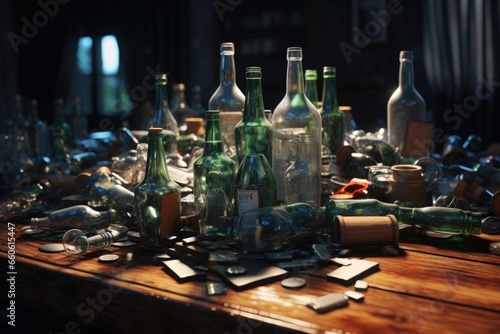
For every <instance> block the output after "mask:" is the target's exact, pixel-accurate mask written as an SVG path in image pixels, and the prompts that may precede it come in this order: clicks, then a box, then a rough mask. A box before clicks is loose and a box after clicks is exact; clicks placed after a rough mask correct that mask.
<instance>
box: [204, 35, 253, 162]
mask: <svg viewBox="0 0 500 334" xmlns="http://www.w3.org/2000/svg"><path fill="white" fill-rule="evenodd" d="M244 104H245V96H244V95H243V93H242V92H241V90H240V89H239V88H238V86H237V84H236V69H235V65H234V44H233V43H231V42H228V43H222V44H221V45H220V83H219V87H218V88H217V90H216V91H215V92H214V94H213V95H212V97H211V98H210V100H209V101H208V109H210V110H219V111H220V124H221V125H220V127H221V131H222V139H223V144H224V152H225V153H226V154H227V155H228V156H229V157H230V158H235V157H236V147H235V140H234V127H235V126H236V124H238V122H239V121H241V118H242V117H243V113H242V111H243V107H244Z"/></svg>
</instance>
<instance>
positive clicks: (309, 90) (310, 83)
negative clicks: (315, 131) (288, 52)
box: [305, 70, 319, 108]
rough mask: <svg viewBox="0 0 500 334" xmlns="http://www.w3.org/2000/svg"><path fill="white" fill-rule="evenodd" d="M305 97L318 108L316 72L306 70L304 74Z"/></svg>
mask: <svg viewBox="0 0 500 334" xmlns="http://www.w3.org/2000/svg"><path fill="white" fill-rule="evenodd" d="M305 91H306V96H307V98H308V99H309V101H311V103H312V104H313V105H314V106H315V107H316V108H319V103H318V72H317V71H316V70H306V74H305Z"/></svg>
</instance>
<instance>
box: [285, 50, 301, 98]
mask: <svg viewBox="0 0 500 334" xmlns="http://www.w3.org/2000/svg"><path fill="white" fill-rule="evenodd" d="M286 92H287V94H288V95H291V96H293V95H295V94H304V74H303V71H302V59H300V58H297V59H295V58H294V59H289V60H288V65H287V73H286Z"/></svg>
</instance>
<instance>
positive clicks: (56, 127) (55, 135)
mask: <svg viewBox="0 0 500 334" xmlns="http://www.w3.org/2000/svg"><path fill="white" fill-rule="evenodd" d="M54 103H55V112H54V121H53V122H52V126H51V129H50V134H51V141H52V145H51V146H52V155H53V156H54V160H55V161H56V162H69V161H70V147H69V145H68V142H69V140H70V138H72V135H71V127H70V125H69V124H68V123H66V121H65V119H64V110H63V100H62V99H55V101H54Z"/></svg>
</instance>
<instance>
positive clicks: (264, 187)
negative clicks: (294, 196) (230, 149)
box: [234, 153, 276, 215]
mask: <svg viewBox="0 0 500 334" xmlns="http://www.w3.org/2000/svg"><path fill="white" fill-rule="evenodd" d="M234 202H235V208H236V212H237V215H241V214H243V213H245V212H246V211H248V210H252V209H256V208H262V207H266V206H274V205H276V180H275V179H274V175H273V171H272V169H271V166H270V165H269V162H268V160H267V158H266V157H265V156H264V155H263V154H262V153H248V154H246V155H245V157H244V158H243V160H242V162H241V164H240V166H239V168H238V173H237V175H236V190H235V198H234Z"/></svg>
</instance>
